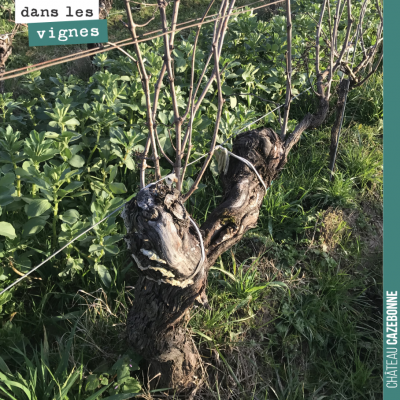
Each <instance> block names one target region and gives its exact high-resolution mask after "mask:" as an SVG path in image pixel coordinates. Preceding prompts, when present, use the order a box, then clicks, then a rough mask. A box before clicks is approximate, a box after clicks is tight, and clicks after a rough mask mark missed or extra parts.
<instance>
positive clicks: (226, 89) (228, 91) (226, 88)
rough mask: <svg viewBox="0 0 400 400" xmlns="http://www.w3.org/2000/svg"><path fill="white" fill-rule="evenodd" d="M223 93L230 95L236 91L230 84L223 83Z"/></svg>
mask: <svg viewBox="0 0 400 400" xmlns="http://www.w3.org/2000/svg"><path fill="white" fill-rule="evenodd" d="M222 93H223V94H226V95H228V96H230V95H231V94H233V93H234V91H233V90H232V89H231V88H230V87H229V86H228V85H226V84H223V85H222Z"/></svg>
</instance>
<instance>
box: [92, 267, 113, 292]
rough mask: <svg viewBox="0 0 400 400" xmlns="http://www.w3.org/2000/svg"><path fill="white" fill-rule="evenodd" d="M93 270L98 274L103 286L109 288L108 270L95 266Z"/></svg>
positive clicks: (110, 280) (109, 277) (109, 276)
mask: <svg viewBox="0 0 400 400" xmlns="http://www.w3.org/2000/svg"><path fill="white" fill-rule="evenodd" d="M94 270H95V271H96V272H97V273H98V274H99V276H100V279H101V281H102V282H103V284H104V286H106V287H108V288H109V287H110V286H111V282H112V279H111V275H110V273H109V272H108V269H107V268H106V267H105V266H104V265H101V264H96V265H95V266H94Z"/></svg>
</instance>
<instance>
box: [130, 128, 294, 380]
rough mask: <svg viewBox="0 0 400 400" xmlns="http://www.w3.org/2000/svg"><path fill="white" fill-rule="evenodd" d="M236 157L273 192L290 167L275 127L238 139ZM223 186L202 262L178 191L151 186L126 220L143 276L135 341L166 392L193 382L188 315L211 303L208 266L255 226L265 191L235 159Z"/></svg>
mask: <svg viewBox="0 0 400 400" xmlns="http://www.w3.org/2000/svg"><path fill="white" fill-rule="evenodd" d="M233 153H234V154H237V155H239V156H241V157H243V158H246V159H247V160H249V161H250V162H251V163H252V164H253V165H254V166H255V168H256V169H257V171H258V173H259V174H260V176H261V177H262V179H263V181H264V182H265V184H266V186H267V187H268V186H269V185H270V183H271V181H272V180H273V179H275V177H276V176H277V174H278V173H279V172H280V170H281V169H282V168H283V166H284V165H285V163H286V155H285V150H284V145H283V143H282V142H281V139H280V138H279V136H278V135H277V134H276V133H275V132H274V131H272V130H271V129H262V130H253V131H249V132H245V133H243V134H241V135H238V136H237V138H236V139H235V142H234V145H233ZM222 181H223V185H224V191H225V195H224V198H223V200H222V202H221V204H220V205H219V206H218V207H217V208H216V209H215V210H214V211H213V212H212V213H211V215H210V216H209V218H208V219H207V221H206V222H205V223H204V224H203V226H202V227H201V231H202V235H203V240H204V247H205V254H206V258H205V260H204V262H203V263H201V258H202V257H201V243H200V240H199V237H198V233H197V232H196V229H194V226H193V223H191V221H190V218H189V215H188V213H187V211H186V210H185V207H184V205H183V204H182V200H181V196H180V193H179V192H178V191H177V190H175V189H173V188H170V187H167V186H166V185H164V184H158V185H152V186H150V187H146V188H144V189H142V190H141V191H140V192H139V193H138V195H137V196H136V198H135V199H133V200H132V201H131V202H130V203H128V204H127V206H126V208H125V211H124V214H123V217H124V221H125V225H126V227H127V230H128V234H127V236H126V241H127V244H128V248H129V250H130V252H131V255H132V257H133V259H134V260H135V262H136V264H137V266H138V268H139V269H140V270H141V271H142V273H143V276H142V277H140V278H139V281H138V283H137V285H136V288H135V299H136V300H135V303H134V305H133V308H132V309H131V310H130V312H129V316H128V322H127V328H128V338H129V343H130V344H131V345H132V347H133V348H134V349H135V350H136V351H137V352H139V353H140V354H141V355H143V357H144V358H145V359H146V360H147V361H148V362H149V364H150V372H151V375H152V376H154V375H156V374H158V373H161V375H160V382H159V385H160V386H161V387H173V388H184V387H188V386H190V384H191V382H193V381H194V375H195V373H196V371H197V368H198V359H199V356H198V352H197V350H196V347H195V345H194V344H193V342H192V339H191V337H190V335H188V333H187V332H186V326H185V325H186V322H187V321H188V317H189V311H190V309H191V307H192V305H193V304H194V302H195V301H196V300H197V301H198V302H199V303H200V304H203V305H207V297H206V295H205V288H206V281H207V271H208V269H209V267H210V266H212V265H213V263H214V262H215V260H216V259H217V258H218V256H220V255H221V254H222V253H223V252H225V251H226V250H228V249H229V248H230V247H232V246H233V245H234V244H235V243H237V242H238V241H239V240H240V239H241V238H242V237H243V235H244V234H245V233H246V232H247V231H248V230H249V229H251V228H254V227H255V226H256V224H257V219H258V216H259V210H260V206H261V204H262V200H263V197H264V195H265V189H264V186H263V185H262V183H261V182H260V180H259V179H258V177H257V176H256V174H255V173H254V171H253V170H252V169H250V168H249V167H248V166H247V165H246V164H245V163H243V162H242V161H240V160H238V159H235V158H232V157H231V158H230V160H229V168H228V171H227V173H226V175H225V176H223V178H222Z"/></svg>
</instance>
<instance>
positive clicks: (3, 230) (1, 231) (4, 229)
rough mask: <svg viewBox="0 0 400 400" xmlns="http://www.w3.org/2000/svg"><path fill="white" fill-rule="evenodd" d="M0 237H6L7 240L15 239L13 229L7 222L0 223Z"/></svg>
mask: <svg viewBox="0 0 400 400" xmlns="http://www.w3.org/2000/svg"><path fill="white" fill-rule="evenodd" d="M0 235H1V236H5V237H8V238H9V239H15V238H16V237H17V235H16V234H15V229H14V227H13V226H12V225H11V224H10V223H9V222H4V221H1V222H0Z"/></svg>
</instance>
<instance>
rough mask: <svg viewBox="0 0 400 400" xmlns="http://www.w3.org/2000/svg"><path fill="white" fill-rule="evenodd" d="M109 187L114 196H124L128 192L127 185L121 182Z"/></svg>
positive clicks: (111, 184)
mask: <svg viewBox="0 0 400 400" xmlns="http://www.w3.org/2000/svg"><path fill="white" fill-rule="evenodd" d="M108 187H109V188H110V190H111V191H112V192H113V193H114V194H123V193H126V192H127V191H128V190H127V188H126V187H125V185H124V184H123V183H120V182H112V183H110V184H109V185H108Z"/></svg>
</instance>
